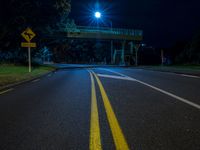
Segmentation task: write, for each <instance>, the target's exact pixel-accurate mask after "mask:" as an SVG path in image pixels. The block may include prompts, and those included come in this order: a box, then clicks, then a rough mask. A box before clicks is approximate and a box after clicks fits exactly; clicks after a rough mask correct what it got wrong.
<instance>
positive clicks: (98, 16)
mask: <svg viewBox="0 0 200 150" xmlns="http://www.w3.org/2000/svg"><path fill="white" fill-rule="evenodd" d="M95 17H96V18H97V19H99V18H101V13H100V12H98V11H97V12H95Z"/></svg>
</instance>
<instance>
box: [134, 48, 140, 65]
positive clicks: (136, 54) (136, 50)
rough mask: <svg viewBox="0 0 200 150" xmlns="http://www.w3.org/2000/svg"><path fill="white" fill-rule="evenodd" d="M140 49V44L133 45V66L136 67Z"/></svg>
mask: <svg viewBox="0 0 200 150" xmlns="http://www.w3.org/2000/svg"><path fill="white" fill-rule="evenodd" d="M139 48H140V44H135V66H138V50H139Z"/></svg>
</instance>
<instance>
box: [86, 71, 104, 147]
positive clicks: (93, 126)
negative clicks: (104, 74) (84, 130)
mask: <svg viewBox="0 0 200 150" xmlns="http://www.w3.org/2000/svg"><path fill="white" fill-rule="evenodd" d="M89 73H90V78H91V89H92V91H91V121H90V150H102V146H101V136H100V126H99V114H98V107H97V98H96V90H95V84H94V77H93V76H92V74H91V72H89Z"/></svg>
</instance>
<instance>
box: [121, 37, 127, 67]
mask: <svg viewBox="0 0 200 150" xmlns="http://www.w3.org/2000/svg"><path fill="white" fill-rule="evenodd" d="M125 46H126V41H125V40H124V41H123V42H122V53H121V64H122V65H125V61H124V54H125Z"/></svg>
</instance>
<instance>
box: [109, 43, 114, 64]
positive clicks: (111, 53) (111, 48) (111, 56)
mask: <svg viewBox="0 0 200 150" xmlns="http://www.w3.org/2000/svg"><path fill="white" fill-rule="evenodd" d="M110 44H111V47H110V59H111V60H110V63H111V64H113V40H111V43H110Z"/></svg>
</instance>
